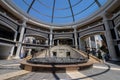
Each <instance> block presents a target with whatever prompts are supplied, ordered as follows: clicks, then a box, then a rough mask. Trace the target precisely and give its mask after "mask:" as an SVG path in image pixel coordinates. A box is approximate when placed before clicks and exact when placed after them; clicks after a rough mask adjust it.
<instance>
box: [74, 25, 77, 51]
mask: <svg viewBox="0 0 120 80" xmlns="http://www.w3.org/2000/svg"><path fill="white" fill-rule="evenodd" d="M74 40H75V48H76V49H78V41H77V31H76V27H75V26H74Z"/></svg>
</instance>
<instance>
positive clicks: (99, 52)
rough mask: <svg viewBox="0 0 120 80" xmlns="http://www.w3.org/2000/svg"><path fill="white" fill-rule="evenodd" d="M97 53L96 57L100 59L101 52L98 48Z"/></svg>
mask: <svg viewBox="0 0 120 80" xmlns="http://www.w3.org/2000/svg"><path fill="white" fill-rule="evenodd" d="M97 53H98V58H99V59H102V54H101V51H100V50H98V51H97Z"/></svg>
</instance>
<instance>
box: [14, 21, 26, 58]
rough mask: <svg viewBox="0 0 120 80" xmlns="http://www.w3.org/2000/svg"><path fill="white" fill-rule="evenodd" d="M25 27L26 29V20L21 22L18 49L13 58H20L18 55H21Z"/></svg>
mask: <svg viewBox="0 0 120 80" xmlns="http://www.w3.org/2000/svg"><path fill="white" fill-rule="evenodd" d="M25 27H26V20H24V21H23V23H22V27H21V32H20V38H19V42H18V45H17V46H18V47H17V52H16V56H15V58H20V56H19V54H20V53H21V48H22V41H23V38H24V33H25Z"/></svg>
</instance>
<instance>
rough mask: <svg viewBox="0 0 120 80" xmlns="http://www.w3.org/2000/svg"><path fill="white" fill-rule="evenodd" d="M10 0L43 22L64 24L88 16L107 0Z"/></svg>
mask: <svg viewBox="0 0 120 80" xmlns="http://www.w3.org/2000/svg"><path fill="white" fill-rule="evenodd" d="M12 2H13V3H14V4H15V5H16V6H18V7H19V8H20V9H21V10H22V11H24V12H25V13H27V14H29V15H30V16H32V17H34V18H35V19H37V20H39V21H41V22H43V23H47V24H54V25H64V24H71V23H75V22H78V21H80V20H81V19H84V18H86V17H88V16H90V15H91V14H93V13H94V12H95V11H97V10H98V9H99V8H100V7H102V6H103V5H104V4H105V3H106V2H107V0H12Z"/></svg>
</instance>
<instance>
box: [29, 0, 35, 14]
mask: <svg viewBox="0 0 120 80" xmlns="http://www.w3.org/2000/svg"><path fill="white" fill-rule="evenodd" d="M34 2H35V0H33V1H32V2H31V4H30V6H29V8H28V10H27V13H29V12H30V9H31V8H32V6H33V4H34Z"/></svg>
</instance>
